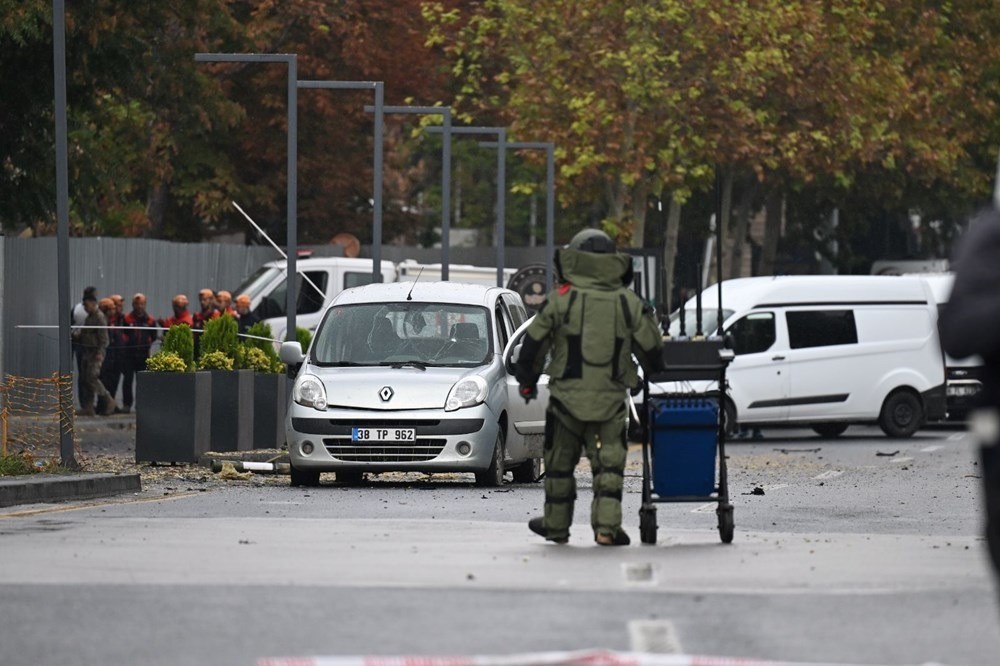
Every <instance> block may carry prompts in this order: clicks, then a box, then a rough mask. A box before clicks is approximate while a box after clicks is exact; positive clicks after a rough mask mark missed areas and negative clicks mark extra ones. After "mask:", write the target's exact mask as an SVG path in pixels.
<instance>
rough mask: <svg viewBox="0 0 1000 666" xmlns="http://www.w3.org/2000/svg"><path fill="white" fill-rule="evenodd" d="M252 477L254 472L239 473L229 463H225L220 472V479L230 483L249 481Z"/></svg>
mask: <svg viewBox="0 0 1000 666" xmlns="http://www.w3.org/2000/svg"><path fill="white" fill-rule="evenodd" d="M252 477H253V472H237V471H236V466H235V465H233V463H231V462H229V461H225V462H223V463H222V468H221V470H220V471H219V478H220V479H226V480H228V481H247V480H249V479H251V478H252Z"/></svg>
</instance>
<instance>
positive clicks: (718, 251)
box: [715, 164, 722, 336]
mask: <svg viewBox="0 0 1000 666" xmlns="http://www.w3.org/2000/svg"><path fill="white" fill-rule="evenodd" d="M715 282H716V284H717V285H718V288H719V307H718V311H717V312H716V320H715V321H716V332H717V333H718V335H720V336H721V335H722V174H721V173H719V165H718V164H716V165H715Z"/></svg>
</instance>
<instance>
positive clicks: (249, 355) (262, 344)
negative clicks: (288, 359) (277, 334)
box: [240, 321, 285, 373]
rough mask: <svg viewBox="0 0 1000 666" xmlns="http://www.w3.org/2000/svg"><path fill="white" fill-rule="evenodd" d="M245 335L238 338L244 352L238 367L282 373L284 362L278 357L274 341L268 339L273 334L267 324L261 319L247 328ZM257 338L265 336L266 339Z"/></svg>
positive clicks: (271, 337) (270, 338)
mask: <svg viewBox="0 0 1000 666" xmlns="http://www.w3.org/2000/svg"><path fill="white" fill-rule="evenodd" d="M246 335H247V337H244V338H241V339H240V340H241V341H240V346H241V347H242V349H243V352H244V356H243V362H242V364H241V365H240V367H242V368H251V369H253V370H256V371H257V372H274V373H283V372H284V371H285V364H284V363H282V362H281V359H279V358H278V352H276V351H275V349H274V343H273V342H270V341H269V340H272V339H273V335H274V334H273V333H272V332H271V326H270V325H269V324H267V323H265V322H262V321H261V322H257V323H256V324H254V325H253V326H251V327H250V328H248V329H247V331H246ZM259 338H267V340H261V339H259ZM258 353H259V354H258ZM261 355H262V357H263V358H261Z"/></svg>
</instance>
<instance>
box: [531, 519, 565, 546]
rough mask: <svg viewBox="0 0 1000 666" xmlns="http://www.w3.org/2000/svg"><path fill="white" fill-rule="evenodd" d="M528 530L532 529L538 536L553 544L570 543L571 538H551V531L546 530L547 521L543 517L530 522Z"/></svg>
mask: <svg viewBox="0 0 1000 666" xmlns="http://www.w3.org/2000/svg"><path fill="white" fill-rule="evenodd" d="M528 529H530V530H531V531H532V532H534V533H535V534H537V535H538V536H541V537H545V538H546V539H547V540H549V541H551V542H552V543H558V544H563V543H569V537H550V536H549V531H548V530H547V529H545V519H544V518H542V517H541V516H538V517H537V518H532V519H531V520H529V521H528Z"/></svg>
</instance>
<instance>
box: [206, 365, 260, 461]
mask: <svg viewBox="0 0 1000 666" xmlns="http://www.w3.org/2000/svg"><path fill="white" fill-rule="evenodd" d="M209 373H211V375H212V401H211V406H212V418H211V422H212V425H211V435H210V436H211V441H210V443H209V450H210V451H249V450H251V449H252V448H253V428H254V403H253V387H254V386H253V385H254V381H253V376H254V372H253V370H209Z"/></svg>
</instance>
